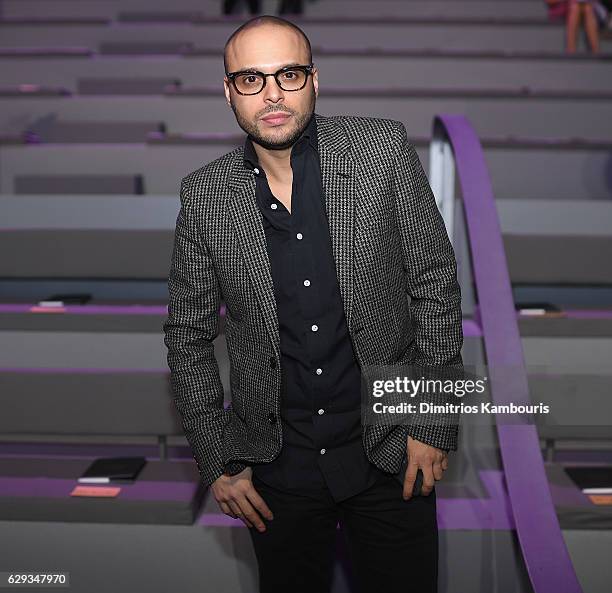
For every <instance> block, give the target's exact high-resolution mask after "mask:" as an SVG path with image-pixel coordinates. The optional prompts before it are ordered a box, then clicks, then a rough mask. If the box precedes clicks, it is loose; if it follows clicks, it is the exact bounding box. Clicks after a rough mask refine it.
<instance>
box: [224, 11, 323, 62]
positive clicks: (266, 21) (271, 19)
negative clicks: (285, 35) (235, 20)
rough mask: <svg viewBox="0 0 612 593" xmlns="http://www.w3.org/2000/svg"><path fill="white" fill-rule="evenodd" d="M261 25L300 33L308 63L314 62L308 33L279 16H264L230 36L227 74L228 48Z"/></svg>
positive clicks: (225, 51) (227, 45)
mask: <svg viewBox="0 0 612 593" xmlns="http://www.w3.org/2000/svg"><path fill="white" fill-rule="evenodd" d="M261 25H276V26H277V27H285V28H286V29H291V30H293V31H296V32H297V33H299V34H300V35H301V36H302V38H303V39H304V43H305V44H306V49H307V51H308V63H309V64H310V63H311V62H312V47H311V46H310V40H309V39H308V37H306V33H304V31H302V29H300V28H299V27H298V26H297V25H296V24H294V23H292V22H291V21H288V20H286V19H283V18H281V17H279V16H274V15H272V14H264V15H261V16H256V17H253V18H252V19H249V20H248V21H246V22H245V23H242V25H240V27H238V28H237V29H236V30H235V31H234V32H233V33H232V34H231V35H230V36H229V39H228V40H227V41H226V42H225V47H224V48H223V69H224V71H225V72H226V73H227V48H228V47H229V45H230V43H231V42H232V40H233V39H234V38H235V37H236V36H237V35H238V34H239V33H241V32H242V31H246V30H247V29H252V28H253V27H259V26H261Z"/></svg>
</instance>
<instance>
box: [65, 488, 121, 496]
mask: <svg viewBox="0 0 612 593" xmlns="http://www.w3.org/2000/svg"><path fill="white" fill-rule="evenodd" d="M119 492H121V488H120V487H119V486H75V488H74V490H73V491H72V492H71V493H70V496H102V497H106V498H108V497H113V496H117V495H118V494H119Z"/></svg>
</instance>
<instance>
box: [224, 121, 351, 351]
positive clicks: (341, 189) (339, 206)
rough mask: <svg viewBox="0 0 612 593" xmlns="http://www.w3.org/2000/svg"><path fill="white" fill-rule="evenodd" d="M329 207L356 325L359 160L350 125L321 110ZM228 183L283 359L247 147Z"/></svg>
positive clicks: (247, 258)
mask: <svg viewBox="0 0 612 593" xmlns="http://www.w3.org/2000/svg"><path fill="white" fill-rule="evenodd" d="M315 117H316V123H317V141H318V147H319V157H320V165H321V177H322V182H323V193H324V196H325V209H326V212H327V218H328V224H329V233H330V238H331V243H332V250H333V255H334V261H335V264H336V273H337V276H338V284H339V287H340V294H341V297H342V302H343V304H344V312H345V315H346V319H347V324H348V326H349V328H350V326H351V307H352V297H353V276H354V271H353V261H354V258H353V249H354V226H355V225H354V212H355V206H354V203H355V200H356V198H357V195H356V180H355V163H354V161H353V159H352V157H351V155H350V151H349V148H350V143H349V139H348V137H347V135H346V132H345V131H344V129H343V128H342V127H341V126H340V125H339V124H338V123H336V122H335V121H334V120H333V119H332V118H329V117H325V116H322V115H319V114H317V113H315ZM228 184H229V186H230V188H231V189H232V192H233V194H232V199H230V200H229V201H228V210H229V214H230V218H231V222H232V225H233V228H234V231H235V233H236V237H237V240H238V245H239V247H240V249H241V251H242V255H243V257H244V262H245V265H246V268H247V272H248V275H249V277H250V279H251V282H252V284H253V287H254V289H255V293H256V295H257V299H258V301H259V305H260V307H261V311H262V313H263V317H264V320H265V323H266V329H267V330H268V333H269V334H270V337H271V338H272V343H273V345H274V348H275V350H276V353H277V355H278V356H279V357H280V336H279V326H278V315H277V309H276V299H275V297H274V286H273V282H272V273H271V268H270V260H269V257H268V252H267V248H266V236H265V231H264V228H263V215H262V214H261V212H260V211H259V208H258V206H257V202H256V198H255V177H254V175H253V173H252V172H251V171H249V170H248V169H247V168H246V167H245V166H244V162H243V149H242V147H241V148H240V149H239V150H238V151H236V154H235V157H234V160H233V162H232V166H231V171H230V177H229V181H228Z"/></svg>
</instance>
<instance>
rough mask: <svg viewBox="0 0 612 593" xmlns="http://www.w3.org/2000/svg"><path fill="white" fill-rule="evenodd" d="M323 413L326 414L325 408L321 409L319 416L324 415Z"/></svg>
mask: <svg viewBox="0 0 612 593" xmlns="http://www.w3.org/2000/svg"><path fill="white" fill-rule="evenodd" d="M323 414H325V410H324V409H323V408H321V409H320V410H319V416H322V415H323Z"/></svg>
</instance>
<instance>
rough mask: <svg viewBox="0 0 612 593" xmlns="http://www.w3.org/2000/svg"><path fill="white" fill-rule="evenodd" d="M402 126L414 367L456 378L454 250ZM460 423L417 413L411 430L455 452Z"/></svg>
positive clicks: (401, 209)
mask: <svg viewBox="0 0 612 593" xmlns="http://www.w3.org/2000/svg"><path fill="white" fill-rule="evenodd" d="M398 124H399V126H400V127H399V135H400V143H399V149H398V150H397V152H396V153H395V157H394V162H393V169H392V171H393V172H392V175H393V194H394V196H395V206H396V215H397V222H398V228H399V231H400V236H401V242H402V254H403V261H404V267H405V273H406V287H407V291H408V294H409V295H410V299H411V302H410V311H411V317H412V323H413V328H414V335H415V338H414V349H413V364H414V365H415V367H414V368H415V369H418V368H419V367H422V368H423V369H426V374H428V375H429V376H430V377H431V376H432V373H433V374H436V373H438V375H439V376H440V378H451V379H456V378H457V379H458V378H461V377H462V376H463V361H462V357H461V348H462V345H463V327H462V313H461V289H460V286H459V283H458V281H457V263H456V260H455V254H454V251H453V248H452V245H451V243H450V240H449V238H448V234H447V232H446V227H445V226H444V220H443V218H442V215H441V214H440V211H439V210H438V207H437V205H436V201H435V198H434V195H433V192H432V190H431V187H430V185H429V182H428V180H427V177H426V175H425V171H424V170H423V167H422V165H421V162H420V160H419V157H418V154H417V151H416V149H415V147H414V146H413V145H412V144H411V143H410V142H409V141H408V138H407V133H406V128H405V127H404V125H403V124H402V123H401V122H398ZM419 376H420V375H419ZM426 397H427V399H428V402H429V403H433V404H444V403H446V402H451V403H455V404H457V403H459V400H458V399H457V398H456V397H455V396H453V395H451V396H450V397H449V395H448V394H441V395H437V394H436V395H431V396H430V395H427V396H426ZM451 398H452V399H451ZM419 399H420V401H423V400H422V398H419ZM453 400H454V401H453ZM458 424H459V415H458V414H435V415H434V414H418V413H417V414H413V415H412V417H411V420H410V426H408V427H407V434H408V435H410V436H412V437H413V438H415V439H417V440H419V441H422V442H424V443H427V444H429V445H432V446H434V447H437V448H439V449H445V450H451V449H452V450H456V449H457V435H458V428H459V427H458Z"/></svg>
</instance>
